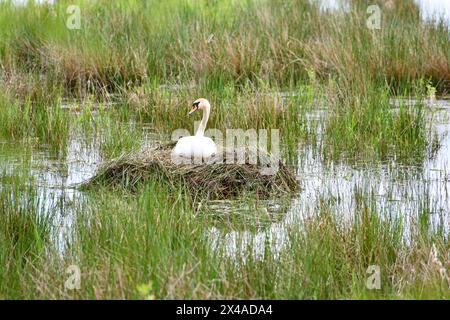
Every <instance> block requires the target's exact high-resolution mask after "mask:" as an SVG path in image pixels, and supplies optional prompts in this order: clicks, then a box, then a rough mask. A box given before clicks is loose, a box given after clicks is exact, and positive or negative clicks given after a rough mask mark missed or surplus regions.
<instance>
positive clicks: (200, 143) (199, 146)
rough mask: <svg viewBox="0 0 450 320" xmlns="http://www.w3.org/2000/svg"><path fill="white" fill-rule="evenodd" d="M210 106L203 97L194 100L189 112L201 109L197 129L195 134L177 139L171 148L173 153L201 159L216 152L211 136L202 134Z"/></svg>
mask: <svg viewBox="0 0 450 320" xmlns="http://www.w3.org/2000/svg"><path fill="white" fill-rule="evenodd" d="M210 108H211V106H210V104H209V101H208V100H206V99H204V98H200V99H197V100H195V101H194V103H193V104H192V109H191V111H190V112H189V114H191V113H193V112H195V111H197V110H199V109H200V110H203V117H202V121H201V123H200V125H199V127H198V129H197V133H196V134H195V136H189V137H183V138H181V139H179V140H178V142H177V144H176V145H175V148H173V150H172V152H173V154H174V155H176V156H179V157H186V158H191V157H195V158H198V157H202V158H203V159H207V158H210V157H212V156H213V155H215V154H217V147H216V144H215V143H214V141H212V139H211V138H208V137H205V136H204V132H205V129H206V123H207V122H208V118H209V112H210Z"/></svg>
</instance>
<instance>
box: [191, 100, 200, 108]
mask: <svg viewBox="0 0 450 320" xmlns="http://www.w3.org/2000/svg"><path fill="white" fill-rule="evenodd" d="M199 104H200V101H196V102H194V103H193V104H192V106H193V107H196V108H198V105H199Z"/></svg>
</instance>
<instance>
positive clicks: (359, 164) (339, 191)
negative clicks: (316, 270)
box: [0, 99, 450, 256]
mask: <svg viewBox="0 0 450 320" xmlns="http://www.w3.org/2000/svg"><path fill="white" fill-rule="evenodd" d="M409 102H412V101H406V103H409ZM391 104H392V108H393V109H395V108H396V106H397V104H398V99H392V103H391ZM65 112H67V113H68V116H70V114H71V113H73V112H75V111H73V110H72V109H71V108H65ZM427 115H428V131H429V132H430V134H429V136H430V138H431V137H432V136H434V135H436V136H437V137H438V141H439V148H438V149H437V151H436V152H434V153H433V154H430V155H428V156H426V157H425V158H424V159H422V160H421V161H419V162H417V163H415V164H413V165H411V164H409V165H406V164H403V163H402V162H400V161H396V160H395V159H391V160H389V161H386V162H380V161H375V160H372V159H363V160H355V159H341V160H340V161H333V160H328V159H326V158H324V156H323V153H322V152H321V148H320V145H321V143H322V141H321V130H320V123H323V121H325V120H326V117H327V110H326V109H323V108H317V109H315V110H314V111H311V112H309V113H308V114H307V119H308V121H310V122H311V123H315V124H319V125H318V130H317V137H316V138H317V139H316V141H315V143H314V144H313V143H306V142H305V143H302V144H300V145H299V146H298V151H299V152H298V160H297V163H296V165H295V170H296V173H297V177H298V183H299V185H300V188H301V191H300V192H299V193H298V194H297V195H296V196H295V197H294V198H293V199H291V201H290V203H289V205H288V207H287V210H286V208H283V209H280V208H278V207H277V206H276V204H274V203H272V202H270V201H269V202H262V203H259V204H258V206H259V209H258V210H263V211H264V212H268V211H270V212H276V211H277V210H283V212H282V213H281V214H278V215H277V218H276V219H273V221H270V222H269V223H266V224H265V225H264V226H261V227H257V228H251V230H246V229H242V228H240V229H234V230H233V228H231V229H230V228H228V229H225V230H224V229H223V228H220V227H217V226H211V228H210V229H209V230H205V235H206V236H208V237H210V239H211V244H212V246H217V245H219V244H220V245H224V246H225V248H226V252H227V253H228V254H229V255H235V254H236V253H239V252H240V251H241V250H242V251H244V250H245V248H248V246H249V245H250V246H251V247H252V248H253V250H254V253H255V255H256V256H260V255H263V254H264V252H265V249H264V246H265V244H266V243H268V242H269V243H270V244H271V246H272V249H273V253H274V254H276V252H277V251H278V250H279V249H281V248H282V247H283V246H284V245H286V244H287V242H288V241H287V232H288V229H289V226H290V225H293V224H303V223H305V221H306V220H307V219H308V217H310V216H311V215H314V214H315V213H317V212H318V211H319V210H320V206H321V205H322V204H324V203H326V205H327V207H328V208H330V209H332V211H333V212H334V213H335V214H336V215H338V216H340V217H341V218H343V219H351V218H352V216H353V214H354V213H355V212H356V210H357V208H358V207H357V206H358V199H359V198H365V199H368V201H369V202H370V203H371V208H372V210H375V211H376V212H377V213H378V214H379V215H380V216H381V217H383V218H386V219H393V218H401V219H402V221H403V222H404V223H405V224H408V223H411V221H417V217H418V216H419V215H420V214H421V212H422V210H424V209H426V211H427V213H429V217H428V219H429V222H430V225H431V227H433V226H438V227H439V228H444V229H445V230H444V232H448V230H449V221H450V217H449V215H450V135H449V129H450V101H448V100H436V101H432V102H430V103H429V104H428V111H427ZM92 117H96V114H95V113H93V114H92ZM121 125H123V126H125V127H126V126H129V125H130V123H129V122H128V123H122V124H121ZM133 125H137V124H136V123H133ZM140 130H142V133H143V134H142V137H143V138H142V141H141V145H142V146H144V147H147V146H148V145H152V144H153V143H156V142H158V140H159V139H160V138H159V137H158V136H157V135H156V134H154V132H153V131H152V130H151V128H149V127H148V126H145V125H141V127H140ZM104 134H106V133H102V132H99V133H97V134H95V135H92V134H86V132H84V131H83V129H81V128H80V126H77V125H73V126H72V127H71V128H70V133H69V136H68V141H67V144H65V150H63V152H55V151H54V150H53V149H52V148H51V147H50V146H45V145H40V146H39V148H31V149H30V148H25V147H21V146H20V144H19V145H18V144H16V143H14V142H12V141H0V169H1V170H2V171H3V174H4V175H5V174H6V175H9V174H12V173H14V172H21V170H22V171H23V170H25V172H27V175H29V176H31V177H32V179H31V180H30V179H27V180H26V183H30V184H32V185H33V186H34V188H35V189H36V190H37V193H38V202H39V206H40V208H41V210H40V212H41V214H43V215H50V216H51V220H52V221H53V223H54V227H55V228H54V230H56V231H55V232H56V234H55V237H54V239H55V241H56V242H57V246H58V247H59V248H60V249H61V250H62V251H63V250H64V244H65V243H66V241H68V240H67V239H68V237H66V236H67V235H69V233H68V232H70V228H71V225H72V222H73V221H74V220H73V219H74V214H75V212H76V210H75V209H77V208H78V209H79V208H80V207H81V208H82V206H84V205H89V201H90V196H89V194H88V193H85V192H83V191H81V190H80V189H79V184H80V183H82V182H84V181H86V180H88V179H89V178H90V177H92V176H93V175H94V174H95V172H96V170H97V168H98V167H99V166H100V165H101V164H102V161H103V160H104V159H103V157H102V152H101V144H102V143H103V141H104V140H103V138H104V137H102V135H104ZM12 183H14V182H12ZM204 205H206V206H210V208H211V210H214V211H216V212H218V214H219V215H220V214H223V215H226V214H236V212H239V214H241V213H242V211H247V214H250V215H252V214H254V215H257V214H259V211H258V210H256V209H255V207H254V206H248V207H247V208H244V209H242V208H243V207H242V206H245V204H237V205H232V204H230V203H220V204H217V203H206V204H204ZM230 206H232V207H234V209H230ZM406 230H407V228H406ZM405 237H406V238H407V237H408V235H407V234H405ZM69 238H70V237H69ZM69 241H70V240H69Z"/></svg>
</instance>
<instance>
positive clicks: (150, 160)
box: [85, 144, 298, 200]
mask: <svg viewBox="0 0 450 320" xmlns="http://www.w3.org/2000/svg"><path fill="white" fill-rule="evenodd" d="M172 147H173V144H167V145H161V146H158V147H154V148H148V149H144V150H141V151H138V152H136V151H135V152H131V153H128V154H123V155H122V156H120V157H118V158H116V159H113V160H111V161H110V162H108V163H105V164H104V165H102V166H101V167H100V168H99V169H98V170H97V173H96V174H95V175H94V177H92V178H91V179H90V180H89V181H88V182H87V183H86V184H85V185H86V186H87V187H91V186H98V185H106V186H113V187H117V186H119V187H124V188H127V189H131V190H136V189H137V188H138V187H139V185H141V184H142V183H143V182H145V181H147V180H151V179H155V180H156V181H158V182H160V183H167V184H168V185H169V187H170V188H171V189H175V190H180V187H181V188H183V187H184V188H186V189H187V191H188V192H189V193H190V194H191V195H193V196H194V198H196V197H201V198H207V199H210V200H220V199H230V198H236V197H239V196H242V195H246V194H254V195H256V196H257V197H258V198H269V197H273V196H276V195H280V194H289V193H293V192H295V191H297V190H298V182H297V180H296V177H295V174H294V172H293V171H292V170H291V169H290V168H288V167H287V166H286V165H284V164H283V163H281V161H279V164H278V168H277V170H276V171H275V172H276V173H275V174H271V175H267V174H262V173H261V169H262V166H261V165H260V164H259V162H258V164H250V163H249V161H248V159H249V156H248V154H247V157H246V161H245V163H244V164H229V163H225V158H226V156H227V153H226V152H227V151H223V152H224V153H223V155H224V156H223V158H224V159H223V160H222V161H220V162H216V163H202V164H175V163H174V162H173V161H172V158H171V151H172ZM233 156H234V153H233Z"/></svg>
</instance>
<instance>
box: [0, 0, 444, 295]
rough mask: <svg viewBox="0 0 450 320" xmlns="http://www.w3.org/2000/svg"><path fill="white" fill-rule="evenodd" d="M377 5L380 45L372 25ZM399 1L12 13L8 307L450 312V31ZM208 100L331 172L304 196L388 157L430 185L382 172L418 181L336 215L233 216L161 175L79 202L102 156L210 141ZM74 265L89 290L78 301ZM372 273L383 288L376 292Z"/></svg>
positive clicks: (334, 198) (8, 24)
mask: <svg viewBox="0 0 450 320" xmlns="http://www.w3.org/2000/svg"><path fill="white" fill-rule="evenodd" d="M369 2H370V3H369ZM373 2H376V3H378V4H379V5H380V7H381V8H382V14H383V18H382V25H381V29H379V30H369V29H368V28H367V27H366V19H367V17H368V14H367V13H366V8H367V5H368V4H373ZM392 3H393V4H392V5H390V6H388V5H387V4H386V2H385V1H381V0H380V1H350V10H349V11H348V12H342V11H337V12H324V11H321V10H320V8H319V6H318V5H317V4H311V3H310V2H309V1H307V0H289V1H279V0H250V1H225V0H217V1H206V0H201V1H194V0H168V1H156V0H155V1H135V0H127V1H106V0H104V1H103V0H98V1H82V0H80V1H58V2H57V4H55V5H35V4H33V3H29V4H28V5H25V6H16V5H13V4H12V3H9V2H6V1H2V2H0V170H1V171H0V172H1V176H0V179H1V180H0V298H7V299H21V298H25V299H36V298H65V299H71V298H83V299H88V298H89V299H91V298H92V299H107V298H129V299H165V298H168V299H174V298H178V299H180V298H198V299H203V298H205V299H206V298H213V299H214V298H271V299H277V298H280V299H284V298H286V299H294V298H302V299H303V298H305V299H349V298H356V299H359V298H362V299H368V298H375V299H404V298H407V299H409V298H419V299H422V298H424V299H428V298H437V299H449V298H450V295H449V292H450V291H449V290H448V288H449V285H450V283H449V281H450V280H449V276H450V272H449V270H448V268H449V266H450V260H449V259H450V256H449V252H450V242H449V233H448V231H449V226H448V221H447V219H448V214H449V213H448V212H446V211H445V210H446V209H447V210H448V208H449V206H448V196H446V193H445V192H446V191H445V190H447V188H448V181H449V180H448V172H447V171H446V170H447V169H446V167H445V163H444V164H443V166H444V167H439V168H432V170H436V171H438V172H441V175H440V176H438V177H435V176H434V177H433V178H430V177H429V176H426V174H425V173H424V172H425V171H426V170H427V168H428V167H427V161H428V160H429V159H430V158H432V157H433V156H434V155H436V154H437V153H438V152H439V147H440V140H439V139H440V137H437V133H434V131H433V128H432V125H433V123H430V121H429V118H430V114H429V113H430V109H431V108H430V107H429V105H428V104H427V101H428V100H429V99H431V98H434V96H435V94H438V95H445V94H447V93H448V90H449V89H450V88H449V83H450V42H449V41H448V39H449V36H450V33H449V29H448V28H449V27H448V25H445V24H444V22H443V21H441V22H437V23H433V22H424V21H422V20H421V19H420V17H419V11H418V8H417V6H416V5H415V4H414V2H413V1H393V2H392ZM69 4H75V5H79V7H80V9H81V29H79V30H71V29H68V28H67V27H66V20H67V17H68V16H69V15H68V14H67V13H66V10H67V6H68V5H69ZM198 97H207V98H208V100H209V101H210V102H211V105H212V113H211V118H210V121H209V122H208V127H210V128H217V129H219V130H225V129H227V128H242V129H244V130H246V129H250V128H252V129H279V130H280V139H281V149H282V150H281V152H282V156H283V161H284V162H285V163H287V164H288V165H289V166H290V167H291V168H292V169H295V170H300V169H299V168H303V167H305V166H306V165H305V163H311V166H313V165H314V166H317V170H315V169H314V170H311V171H310V172H308V173H309V174H310V176H307V175H306V174H304V172H302V171H299V180H300V181H298V183H299V186H298V187H299V193H301V192H303V188H304V187H305V184H303V183H302V182H303V180H307V179H311V175H312V176H313V179H315V178H316V177H317V179H318V180H320V179H322V178H324V177H326V176H325V175H323V172H325V171H326V170H328V169H329V167H331V168H332V169H330V170H334V169H333V166H334V165H336V166H338V165H341V164H343V165H348V166H349V167H351V166H353V165H354V164H355V163H358V164H360V163H364V164H365V165H366V166H367V167H366V169H367V168H369V169H367V170H366V171H364V170H365V169H360V170H362V171H359V172H363V173H364V175H363V176H362V177H363V178H364V179H367V180H369V179H371V178H373V177H374V176H376V175H377V174H378V173H379V172H380V171H377V170H384V169H380V168H379V166H380V165H381V164H385V163H386V162H387V161H386V160H389V161H391V162H393V163H395V165H398V167H402V168H403V167H414V168H416V169H417V171H414V172H413V173H411V172H409V171H407V172H405V171H400V170H401V168H400V169H399V168H398V167H396V166H393V168H388V169H387V171H382V174H385V175H386V176H387V178H386V179H387V180H386V181H388V182H386V181H385V182H386V183H387V184H388V187H389V186H391V185H390V184H394V183H396V182H398V181H400V182H399V183H400V184H401V185H402V189H400V190H396V191H393V190H391V189H390V190H388V191H387V194H386V195H385V196H384V197H382V196H379V195H378V193H379V190H378V189H377V188H376V187H377V186H374V185H372V184H371V183H370V181H366V182H367V183H362V182H361V181H360V180H357V179H355V180H351V181H352V182H354V185H352V187H350V188H349V189H348V190H347V192H345V193H344V196H345V197H342V195H343V194H342V193H340V192H339V191H340V188H341V187H342V186H341V185H339V181H338V182H334V183H336V185H333V186H332V187H329V185H327V184H326V181H323V180H320V186H317V185H315V186H314V187H313V189H314V190H316V189H317V188H319V189H321V190H320V192H319V197H318V198H319V199H320V201H317V203H309V204H308V206H304V205H303V206H296V205H295V201H291V202H289V201H288V202H287V203H285V202H283V203H282V204H281V205H280V208H278V209H276V210H275V209H274V210H273V211H272V209H271V208H269V207H268V205H266V202H263V201H262V199H259V198H258V197H253V196H249V195H247V194H246V195H240V197H238V199H237V201H236V202H232V203H231V204H230V205H229V206H228V207H227V208H226V209H225V207H224V206H222V207H221V206H218V205H217V203H212V202H209V201H206V200H205V199H204V198H206V197H201V196H200V197H197V198H196V200H197V201H191V199H192V197H193V195H194V192H193V191H192V188H189V186H188V187H186V186H183V184H170V183H169V184H168V183H160V181H159V180H158V179H155V178H152V177H150V178H149V179H146V181H145V182H143V183H142V184H139V185H138V187H137V188H135V189H134V190H133V192H130V191H127V190H126V189H124V188H108V187H105V186H102V185H99V186H96V188H90V189H88V190H79V188H77V186H76V183H78V182H80V179H79V178H80V176H83V177H84V175H83V174H84V173H83V172H82V171H83V170H81V169H80V168H82V169H86V168H85V166H84V165H85V164H84V163H85V162H86V161H85V160H86V158H87V159H88V160H92V159H94V160H95V161H94V162H95V163H94V164H93V166H95V167H97V166H99V165H100V164H101V163H100V162H105V161H110V160H112V159H113V158H116V157H119V156H121V155H123V154H126V153H128V152H130V151H133V152H134V151H136V150H139V148H140V147H141V146H142V144H143V143H149V144H151V143H154V142H168V141H170V137H171V133H172V131H173V130H175V129H178V128H186V129H188V130H189V131H190V132H193V118H187V117H186V113H187V111H188V108H189V106H190V104H191V103H192V101H193V100H194V99H196V98H198ZM394 97H400V98H404V100H402V102H400V103H399V105H398V106H393V103H392V101H391V99H392V98H394ZM409 99H412V100H414V101H413V102H414V103H409V102H411V101H409ZM196 119H197V118H195V120H196ZM436 137H437V138H436ZM86 150H88V151H86ZM92 150H94V151H95V152H92ZM304 150H310V151H311V153H312V155H310V154H308V153H306V152H304ZM83 152H86V153H87V155H84V156H81V155H80V154H82V153H83ZM90 153H95V154H93V155H92V154H90ZM97 153H98V155H97ZM91 157H92V158H91ZM96 157H98V158H99V159H97V158H96ZM138 160H141V159H138ZM87 162H89V161H87ZM441 165H442V164H441ZM86 166H87V165H86ZM302 166H303V167H302ZM314 168H316V167H314ZM319 168H320V169H319ZM338 168H340V167H338ZM88 169H92V166H91V167H88ZM338 170H339V169H338ZM355 170H356V169H355ZM389 170H391V171H389ZM78 171H80V172H78ZM372 171H373V172H375V173H374V174H372V175H371V172H372ZM318 172H319V173H318ZM77 174H78V175H77ZM382 174H380V175H382ZM91 176H92V175H91ZM91 176H88V177H87V178H90V177H91ZM201 178H202V179H204V180H208V181H209V180H210V181H211V183H212V184H213V183H214V178H211V177H210V176H205V175H203V174H202V177H201ZM345 179H347V177H345ZM348 179H352V177H348ZM433 179H434V180H433ZM417 181H419V182H421V181H422V182H423V185H424V186H426V187H424V188H423V189H421V188H418V189H415V188H416V187H415V185H414V183H415V182H417ZM433 181H434V182H433ZM291 182H292V181H291ZM330 183H331V182H330ZM431 183H436V184H435V185H433V186H430V184H431ZM396 186H397V185H396ZM218 187H221V186H219V184H217V185H213V186H212V187H211V188H210V189H211V190H216V191H217V190H218ZM296 187H297V186H296ZM306 187H308V186H306ZM342 188H344V187H342ZM219 189H220V188H219ZM225 189H226V188H225ZM328 189H329V190H328ZM392 189H394V188H392ZM311 190H312V189H311V187H310V189H308V190H307V191H308V192H312V191H311ZM197 191H199V190H197ZM199 192H200V191H199ZM396 192H397V193H396ZM314 195H317V194H314ZM238 196H239V195H238ZM307 197H309V195H307ZM394 198H395V199H394ZM411 198H413V200H414V202H413V204H412V205H411V204H410V203H408V206H402V205H399V206H393V207H389V205H390V204H391V202H393V201H399V202H401V201H410V200H411ZM299 199H300V198H299ZM314 199H315V198H314V197H311V200H308V201H311V202H312V201H314ZM276 200H279V199H276ZM298 201H299V202H300V201H301V200H298ZM341 203H345V208H346V209H348V210H347V212H346V215H345V216H343V215H342V211H339V210H338V209H337V207H338V206H339V205H340V204H341ZM402 203H403V202H402ZM437 204H439V205H441V207H439V206H437ZM277 205H278V204H276V205H274V206H277ZM436 207H438V209H440V211H439V210H437V209H436ZM243 208H244V209H243ZM287 215H289V217H286V216H287ZM273 226H276V227H277V228H274V229H276V230H278V229H279V230H280V231H279V232H280V233H281V235H280V237H282V239H283V241H282V245H281V246H280V245H279V243H275V242H276V239H274V238H275V237H274V233H273V232H274V231H273V229H272V228H271V227H273ZM230 237H236V238H234V239H232V240H233V241H231V240H230ZM261 239H263V240H261ZM70 265H77V266H79V267H80V271H81V288H80V289H79V290H68V289H65V287H64V284H65V281H66V280H67V279H68V277H69V274H68V273H67V272H66V271H67V268H68V267H69V266H70ZM370 265H379V266H380V269H381V275H382V278H381V289H380V290H369V289H367V287H366V280H367V277H368V274H367V273H366V270H367V268H368V266H370Z"/></svg>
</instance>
